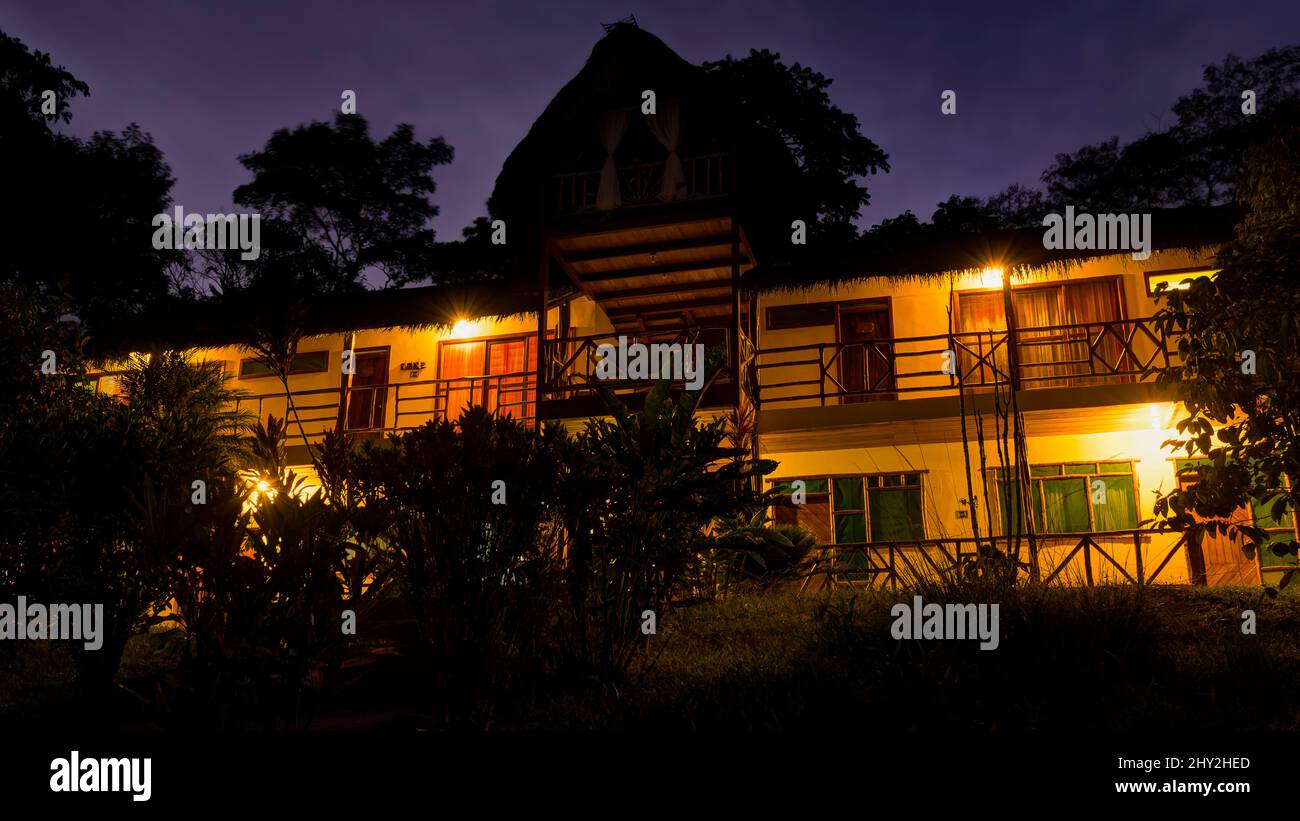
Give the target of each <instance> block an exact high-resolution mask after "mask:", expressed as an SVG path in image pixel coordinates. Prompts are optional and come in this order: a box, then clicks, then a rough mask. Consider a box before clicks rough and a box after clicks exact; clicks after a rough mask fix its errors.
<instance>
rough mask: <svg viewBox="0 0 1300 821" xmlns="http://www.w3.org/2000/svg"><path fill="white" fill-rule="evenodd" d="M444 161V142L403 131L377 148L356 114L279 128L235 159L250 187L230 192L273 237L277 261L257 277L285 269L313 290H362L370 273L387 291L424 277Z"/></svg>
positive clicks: (272, 256)
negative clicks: (437, 175) (437, 173)
mask: <svg viewBox="0 0 1300 821" xmlns="http://www.w3.org/2000/svg"><path fill="white" fill-rule="evenodd" d="M451 159H452V149H451V146H449V145H447V143H446V142H445V141H444V140H443V139H442V138H441V137H435V138H433V139H431V140H429V141H428V142H427V143H423V142H420V141H418V140H416V139H415V132H414V129H413V128H412V127H411V126H410V125H405V124H403V125H399V126H398V127H397V128H396V129H394V131H393V133H392V134H390V135H389V136H387V137H385V138H384V139H382V140H379V141H376V140H375V139H374V138H372V137H371V136H370V130H369V125H368V123H367V122H366V120H365V118H363V117H361V116H359V115H356V114H336V115H335V118H334V122H333V123H326V122H313V123H310V124H308V125H305V126H299V127H298V128H295V129H293V130H289V129H280V130H278V131H276V132H275V133H274V134H272V135H271V138H270V139H269V140H267V143H266V146H265V147H264V148H263V149H262V150H260V151H255V152H252V153H249V154H244V155H242V156H241V157H240V158H239V161H240V162H241V163H243V165H244V167H245V168H247V169H248V170H249V171H251V172H252V174H253V181H252V182H250V183H247V184H245V185H241V186H239V187H238V188H236V189H235V195H234V196H235V201H236V202H238V203H239V204H240V205H244V206H247V207H249V208H253V209H255V210H256V211H257V212H259V213H261V214H262V215H263V217H264V218H265V219H266V220H267V221H268V222H269V223H270V225H271V227H272V228H273V231H274V232H273V233H271V234H268V238H269V239H270V240H271V242H268V243H267V245H268V251H269V256H268V259H270V260H276V261H277V264H276V265H274V266H270V267H266V266H263V267H262V268H255V269H254V270H255V273H261V274H262V275H264V276H266V275H279V276H285V275H286V272H289V275H291V276H292V277H293V278H294V279H295V280H296V281H297V284H298V285H299V286H300V287H301V288H302V289H305V290H306V291H308V292H311V293H339V292H348V291H355V290H359V289H361V288H362V287H363V283H362V278H363V276H364V275H365V274H366V273H368V272H371V271H375V272H379V273H382V274H383V276H384V277H385V279H386V282H387V284H388V285H401V284H404V283H407V282H411V281H413V280H415V279H418V278H420V277H422V276H425V275H427V272H428V267H427V265H426V263H427V260H428V253H429V249H430V248H431V246H432V245H433V238H434V235H433V229H432V228H431V227H429V224H430V221H431V220H432V219H433V218H434V217H436V216H437V215H438V208H437V206H435V205H433V203H432V201H431V197H432V195H433V193H434V190H435V187H436V186H435V185H434V181H433V177H432V176H431V171H432V169H433V167H434V166H438V165H445V164H447V163H449V162H451Z"/></svg>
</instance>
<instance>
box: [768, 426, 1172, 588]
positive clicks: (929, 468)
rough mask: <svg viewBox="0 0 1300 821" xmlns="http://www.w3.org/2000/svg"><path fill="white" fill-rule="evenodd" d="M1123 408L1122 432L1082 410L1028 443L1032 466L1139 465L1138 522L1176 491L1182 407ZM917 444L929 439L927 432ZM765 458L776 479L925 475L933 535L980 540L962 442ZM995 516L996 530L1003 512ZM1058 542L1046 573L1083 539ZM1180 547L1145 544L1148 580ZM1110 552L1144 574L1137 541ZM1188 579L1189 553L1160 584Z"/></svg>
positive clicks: (1097, 573) (1164, 540)
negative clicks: (967, 513) (970, 509)
mask: <svg viewBox="0 0 1300 821" xmlns="http://www.w3.org/2000/svg"><path fill="white" fill-rule="evenodd" d="M1123 410H1124V411H1125V413H1124V414H1122V415H1120V416H1119V417H1111V418H1121V419H1124V420H1125V421H1123V422H1121V423H1120V426H1118V427H1116V426H1114V425H1108V426H1106V427H1105V429H1099V426H1098V425H1097V424H1096V423H1095V422H1094V421H1092V420H1091V419H1090V417H1089V412H1088V411H1087V410H1080V411H1078V412H1077V418H1076V420H1075V430H1074V431H1072V432H1069V433H1054V434H1051V435H1035V434H1034V427H1033V422H1032V420H1027V421H1026V430H1027V434H1028V435H1027V437H1026V445H1027V448H1028V453H1029V461H1030V463H1031V464H1053V463H1058V462H1090V461H1121V460H1131V461H1133V462H1134V466H1133V467H1134V477H1135V482H1136V491H1137V500H1138V511H1137V512H1138V520H1139V521H1142V520H1146V519H1151V518H1152V517H1153V515H1154V511H1153V505H1154V502H1155V499H1156V494H1157V492H1168V491H1169V490H1171V489H1172V488H1173V486H1174V482H1175V477H1174V464H1173V461H1172V458H1171V457H1172V454H1171V453H1170V452H1169V451H1167V450H1163V449H1162V448H1161V447H1160V443H1161V442H1163V441H1165V440H1166V439H1169V438H1171V437H1173V436H1174V435H1175V433H1174V431H1172V430H1170V429H1169V427H1168V423H1169V421H1170V420H1171V418H1173V417H1174V410H1175V407H1174V405H1172V404H1171V403H1151V404H1145V405H1134V406H1127V407H1125V408H1124V409H1123ZM917 424H919V425H923V424H924V423H917ZM985 424H986V431H987V430H991V428H992V420H991V419H986V420H985ZM893 427H894V428H895V429H896V430H902V429H909V428H910V425H908V424H899V423H893ZM1058 427H1059V425H1058ZM969 435H970V437H971V441H970V448H971V466H972V470H971V473H972V481H973V483H974V486H975V495H976V499H977V502H978V504H979V505H980V506H981V509H980V512H979V516H980V532H981V534H982V535H988V533H989V528H988V524H987V521H988V520H987V517H986V515H985V513H984V510H983V504H984V487H983V483H982V477H981V475H980V471H979V457H978V451H977V447H978V445H977V443H976V441H975V439H974V430H973V426H972V428H971V429H970V434H969ZM898 438H899V439H900V440H906V438H907V436H906V434H905V433H904V434H903V435H900V436H899V437H898ZM917 438H918V439H920V438H922V437H921V436H920V435H919V433H918V436H917ZM986 450H987V453H988V465H989V467H997V466H998V460H997V453H996V448H995V443H994V442H993V441H991V440H990V441H988V442H987V443H986ZM763 455H764V456H765V457H768V458H772V459H776V460H777V461H779V462H780V468H779V469H778V470H777V471H776V473H774V474H773V477H774V478H796V477H801V476H819V475H836V474H868V473H887V472H910V471H924V472H925V474H924V476H923V478H922V488H923V501H922V505H923V511H924V517H925V535H926V537H927V538H937V537H947V538H957V537H970V536H971V535H972V529H971V520H970V518H965V519H961V518H958V511H960V510H963V509H964V508H963V506H962V505H961V502H960V500H961V499H963V498H965V497H966V496H967V486H966V474H965V463H964V460H963V455H962V443H961V440H960V438H956V439H953V440H950V441H942V442H920V443H917V444H906V443H905V442H900V443H897V444H894V445H890V446H885V447H867V448H846V449H802V450H801V449H797V447H785V448H776V449H772V448H769V447H764V453H763ZM995 497H996V494H995V493H993V492H992V488H990V498H994V499H995ZM994 504H996V501H994ZM993 518H994V523H995V525H996V523H997V513H996V510H995V511H994V517H993ZM1054 541H1055V542H1056V543H1055V544H1054V545H1052V546H1050V547H1049V548H1047V549H1046V550H1045V551H1044V553H1043V554H1042V557H1041V561H1040V564H1042V565H1043V566H1045V567H1046V566H1048V562H1049V561H1050V560H1052V559H1053V558H1055V559H1056V561H1057V562H1059V561H1060V559H1062V558H1064V555H1065V554H1066V553H1067V552H1068V551H1069V549H1070V548H1073V547H1074V545H1075V544H1076V543H1077V541H1078V539H1077V537H1076V538H1073V539H1072V538H1070V537H1068V536H1062V537H1059V541H1058V540H1054ZM1175 541H1176V537H1174V536H1159V535H1158V536H1153V537H1152V539H1151V542H1150V543H1149V544H1147V545H1144V546H1143V561H1144V564H1145V566H1146V573H1147V574H1148V575H1149V574H1150V573H1151V572H1152V571H1153V570H1154V569H1155V565H1156V564H1157V563H1158V562H1159V560H1160V559H1163V558H1164V556H1165V554H1166V553H1167V552H1168V549H1169V547H1171V546H1172V545H1173V543H1174V542H1175ZM1107 546H1108V547H1111V548H1113V552H1112V553H1111V555H1112V556H1114V557H1115V559H1116V560H1117V561H1118V562H1119V563H1121V564H1123V565H1124V566H1125V567H1126V569H1127V570H1128V572H1129V573H1130V575H1136V557H1135V551H1134V550H1133V547H1132V542H1131V539H1127V538H1126V539H1123V540H1119V541H1115V542H1113V543H1112V544H1110V545H1107ZM1092 565H1093V571H1094V578H1095V579H1097V580H1099V581H1100V580H1105V579H1111V580H1118V579H1120V578H1121V577H1120V576H1119V574H1118V573H1117V572H1116V571H1115V570H1114V568H1113V567H1111V566H1110V565H1109V564H1108V563H1107V562H1106V561H1105V560H1104V559H1102V558H1100V557H1099V556H1096V555H1094V556H1093V561H1092ZM1053 566H1054V564H1053ZM1070 573H1077V574H1078V576H1079V578H1083V557H1082V556H1081V555H1080V556H1079V557H1076V559H1075V560H1074V561H1073V562H1072V563H1071V565H1070V567H1069V570H1067V574H1070ZM1187 580H1188V566H1187V562H1186V559H1185V557H1184V555H1183V554H1182V553H1180V554H1179V555H1177V556H1175V558H1174V559H1172V560H1171V561H1170V562H1169V564H1168V565H1167V566H1166V567H1165V568H1164V570H1162V571H1161V573H1160V576H1159V579H1158V581H1161V582H1186V581H1187Z"/></svg>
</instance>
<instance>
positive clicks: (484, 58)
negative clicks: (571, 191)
mask: <svg viewBox="0 0 1300 821" xmlns="http://www.w3.org/2000/svg"><path fill="white" fill-rule="evenodd" d="M115 5H116V6H126V7H127V10H125V11H120V10H117V11H115V10H113V9H111V8H110V6H115ZM288 5H289V4H286V3H273V2H269V0H258V2H216V3H199V2H184V1H181V2H177V1H176V0H173V2H152V1H150V2H144V1H143V0H141V1H139V2H135V1H133V2H131V3H129V4H128V3H106V2H103V0H90V1H89V2H81V0H57V2H51V0H21V1H20V2H13V1H12V0H0V29H3V30H5V31H6V32H7V33H9V34H10V35H13V36H17V37H20V38H22V40H23V41H24V42H26V43H27V45H28V46H29V47H30V48H34V49H40V50H41V51H47V52H50V53H52V54H53V56H54V60H55V62H56V63H61V64H63V65H65V66H67V67H68V68H69V69H70V70H71V71H72V72H73V73H74V74H75V75H76V76H77V77H79V78H80V79H82V80H84V81H85V82H87V83H89V85H90V87H91V96H90V97H89V98H88V99H82V100H78V101H76V102H75V103H74V107H73V127H72V130H73V131H74V132H76V133H79V134H88V133H89V132H91V131H93V130H96V129H114V130H117V129H121V128H122V127H123V126H125V125H126V124H127V123H129V122H132V121H135V122H138V123H140V125H141V126H142V127H143V128H144V129H145V130H146V131H148V132H150V133H152V134H153V136H154V138H155V140H156V142H157V144H158V146H159V147H160V148H161V149H162V150H163V152H164V153H165V154H166V157H167V161H168V163H169V164H170V165H171V168H172V171H173V174H174V175H175V176H176V178H177V182H176V186H175V188H174V189H173V198H174V200H175V202H176V203H177V204H180V205H182V206H184V207H185V209H186V210H187V211H212V210H221V209H225V208H229V207H230V206H231V191H232V190H233V189H234V187H235V186H237V185H239V184H241V183H243V182H245V181H246V180H247V174H246V173H245V172H244V170H243V168H242V167H241V166H240V165H239V163H238V162H237V161H236V159H235V157H236V155H238V154H240V153H244V152H247V151H250V150H253V149H256V148H259V147H261V146H262V145H263V144H264V143H265V141H266V138H267V137H268V136H269V135H270V133H271V132H272V131H273V130H274V129H276V128H279V127H284V126H293V125H297V124H300V123H303V122H307V121H309V120H313V119H329V118H330V117H331V116H332V112H333V111H334V110H336V109H337V108H338V105H339V95H340V93H341V92H342V90H343V89H345V88H349V89H354V90H356V92H357V95H358V111H359V113H361V114H363V115H365V116H366V117H367V118H368V119H369V120H370V123H371V128H372V131H373V133H375V134H377V135H383V134H387V133H388V132H389V131H390V130H391V128H392V127H393V125H395V124H396V123H398V122H410V123H412V124H414V126H415V127H416V133H417V134H418V135H419V136H421V137H425V138H427V137H431V136H435V135H441V136H443V137H445V138H447V140H448V141H449V142H450V143H451V144H452V145H453V146H454V147H455V150H456V159H455V161H454V163H453V164H452V165H451V166H448V167H445V168H443V169H440V170H438V171H437V172H436V180H437V182H438V186H439V190H438V193H437V195H436V202H437V204H438V205H439V206H440V207H441V209H442V214H441V216H440V217H439V218H438V219H437V221H436V223H435V227H436V228H437V230H438V234H439V238H440V239H443V240H452V239H458V238H459V237H460V229H461V228H462V227H463V226H465V225H466V224H468V223H469V222H470V221H471V220H472V219H473V218H474V217H475V216H477V215H479V214H482V213H484V212H485V209H484V202H485V201H486V199H487V197H488V194H489V193H490V191H491V188H492V183H493V181H494V180H495V179H496V174H497V172H498V170H499V169H500V167H501V163H502V161H503V160H504V159H505V157H506V155H507V154H508V153H509V151H510V150H511V148H513V146H514V145H515V143H516V142H517V141H518V140H519V139H520V138H521V137H522V136H523V135H524V133H525V131H526V130H527V129H528V127H529V126H530V125H531V124H532V122H533V120H534V119H535V118H536V117H537V115H538V114H539V113H541V111H542V109H543V107H544V106H545V105H546V103H547V102H548V101H549V100H550V99H551V97H552V96H553V95H554V94H555V92H556V91H558V90H559V88H560V86H561V85H562V84H563V83H564V82H566V81H567V80H568V79H569V78H570V77H572V76H573V74H574V73H576V72H577V71H578V69H579V68H580V67H581V66H582V63H583V61H585V60H586V58H587V55H588V54H589V53H590V51H591V47H592V45H593V44H594V43H595V41H596V40H597V39H599V37H600V36H601V34H602V31H601V28H600V23H601V22H609V21H613V20H617V19H619V18H621V17H623V16H625V15H626V14H628V13H629V12H632V13H635V14H636V15H637V19H638V20H639V22H640V24H641V26H642V27H643V28H646V29H648V30H650V31H652V32H654V33H655V34H657V35H658V36H659V37H661V38H662V39H663V40H664V41H665V42H666V43H667V44H668V45H669V46H670V47H672V48H674V49H676V50H677V52H678V53H679V54H681V55H682V56H683V57H685V58H686V59H688V60H690V61H692V62H697V63H698V62H700V61H703V60H706V59H716V58H719V57H721V56H723V55H725V54H727V53H728V52H730V53H733V54H737V55H740V54H743V53H746V52H747V51H748V50H749V49H750V48H751V47H754V48H762V47H766V48H770V49H772V50H774V51H777V52H779V53H780V54H781V55H782V57H783V58H784V59H785V60H786V61H787V62H794V61H799V62H802V63H805V64H806V65H810V66H812V67H813V68H815V69H817V70H818V71H821V72H822V73H823V74H826V75H827V76H829V77H831V78H833V79H834V80H835V83H834V85H833V86H832V88H831V96H832V98H833V99H834V100H835V102H836V103H837V104H838V105H839V106H840V107H842V108H844V109H846V110H848V111H851V112H853V113H854V114H856V115H857V116H858V118H859V119H860V120H861V122H862V130H863V133H865V134H866V135H867V136H869V137H871V138H872V139H873V140H875V141H876V142H877V143H878V144H879V145H880V146H881V147H883V148H884V150H885V151H886V152H888V153H889V155H890V163H891V165H892V166H893V171H892V172H891V173H889V174H886V175H882V176H877V177H875V178H873V179H871V180H870V181H869V183H868V187H869V189H870V191H871V193H872V203H871V206H870V207H869V208H867V209H866V210H865V211H864V214H863V224H864V225H872V224H875V223H877V222H879V221H880V220H881V219H883V218H884V217H888V216H893V215H895V214H898V213H900V212H902V211H904V210H907V209H911V210H913V211H915V212H916V213H917V215H918V216H920V217H921V218H922V219H928V218H929V216H930V214H931V213H932V212H933V210H934V206H935V204H936V203H938V202H939V201H940V200H942V199H945V198H946V197H947V196H948V195H950V194H954V193H960V194H976V195H987V194H990V193H993V192H994V191H996V190H998V189H1000V188H1002V187H1003V186H1005V185H1007V184H1008V183H1012V182H1021V183H1026V184H1036V183H1037V181H1038V175H1039V173H1040V172H1041V171H1042V170H1043V168H1045V167H1046V166H1047V165H1048V164H1049V163H1050V162H1051V160H1052V157H1053V155H1054V154H1056V153H1057V152H1061V151H1069V150H1073V149H1075V148H1077V147H1079V146H1080V145H1082V144H1084V143H1085V142H1092V141H1096V140H1099V139H1104V138H1106V137H1109V136H1111V135H1115V134H1118V135H1120V136H1121V137H1122V138H1125V139H1128V138H1132V137H1135V136H1137V135H1139V134H1141V133H1142V132H1143V131H1145V130H1146V129H1148V128H1150V127H1153V126H1157V125H1159V124H1161V123H1163V124H1165V125H1168V124H1169V123H1171V122H1172V119H1173V115H1172V113H1170V110H1169V106H1170V105H1171V104H1172V103H1173V101H1174V100H1175V99H1176V98H1177V96H1178V95H1179V94H1180V93H1183V92H1185V91H1187V90H1189V89H1191V88H1193V87H1194V86H1195V85H1197V84H1198V83H1199V81H1200V74H1201V67H1202V65H1203V64H1205V63H1207V62H1217V61H1219V60H1221V59H1222V58H1223V57H1224V56H1225V55H1227V54H1228V53H1229V52H1235V53H1237V54H1239V55H1241V56H1243V57H1245V56H1255V55H1257V54H1259V53H1260V52H1262V51H1264V50H1266V49H1268V48H1270V47H1273V46H1279V45H1285V44H1287V42H1288V39H1289V40H1291V41H1295V40H1300V3H1296V2H1294V0H1273V2H1254V1H1253V0H1237V1H1236V2H1232V3H1225V2H1223V0H1158V1H1157V2H1136V0H1123V1H1122V2H1105V0H1089V1H1088V2H1084V3H1072V4H1065V3H1046V2H1024V3H997V2H991V1H990V0H986V1H985V2H944V3H927V2H923V0H910V1H909V2H890V3H878V2H877V3H871V2H863V0H850V1H849V2H842V3H827V2H805V1H804V0H787V1H786V2H779V3H778V2H738V1H737V0H715V1H714V2H707V0H655V2H654V3H641V4H637V3H633V2H630V0H615V2H596V1H595V0H590V1H586V0H546V1H545V2H536V0H527V1H525V0H517V1H516V2H505V0H495V1H494V2H458V3H448V2H429V0H425V1H424V2H363V3H340V2H310V3H308V2H303V3H300V4H296V5H297V8H296V9H295V10H289V9H288V8H287V7H288ZM945 88H952V89H954V90H956V91H957V94H958V113H957V116H955V117H944V116H941V115H940V113H939V102H940V101H939V95H940V92H941V91H942V90H943V89H945Z"/></svg>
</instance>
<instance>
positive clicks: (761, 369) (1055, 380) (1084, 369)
mask: <svg viewBox="0 0 1300 821" xmlns="http://www.w3.org/2000/svg"><path fill="white" fill-rule="evenodd" d="M1009 341H1010V339H1009V334H1008V332H1007V331H1005V330H990V331H965V332H956V333H952V334H940V335H936V336H919V337H900V338H895V339H878V340H867V341H861V342H820V343H814V344H809V345H794V346H789V347H783V348H764V349H760V350H759V351H758V364H757V365H756V366H755V369H756V371H757V376H758V380H757V381H758V396H757V403H758V404H759V405H760V407H774V406H777V407H779V406H781V405H783V404H784V405H787V406H789V405H794V404H795V403H798V404H800V405H808V404H820V405H828V404H847V403H853V402H863V401H871V400H880V399H895V398H897V397H898V396H900V395H902V394H911V395H914V396H925V395H929V396H944V395H952V394H953V393H954V392H955V391H956V390H957V389H958V387H963V388H968V389H970V388H976V389H978V388H992V387H995V386H1006V385H1010V384H1011V382H1012V379H1011V373H1010V371H1011V365H1010V344H1009ZM1016 352H1017V357H1016V358H1017V360H1018V366H1019V367H1018V373H1017V376H1018V377H1019V380H1018V381H1019V384H1020V387H1022V388H1041V387H1059V386H1072V385H1094V384H1116V383H1124V382H1137V381H1144V380H1148V379H1151V378H1153V377H1154V375H1155V374H1156V373H1157V372H1158V371H1159V370H1161V369H1164V368H1168V367H1169V366H1170V364H1171V363H1173V362H1174V360H1175V358H1176V355H1177V351H1176V348H1175V347H1174V346H1172V345H1171V344H1170V340H1168V339H1166V338H1165V336H1164V334H1163V333H1162V332H1161V330H1160V329H1159V328H1158V327H1157V325H1156V323H1155V322H1154V321H1152V320H1151V319H1150V318H1143V319H1121V320H1112V321H1107V322H1084V323H1077V324H1072V325H1055V326H1049V327H1040V328H1021V329H1019V330H1018V331H1017V333H1016Z"/></svg>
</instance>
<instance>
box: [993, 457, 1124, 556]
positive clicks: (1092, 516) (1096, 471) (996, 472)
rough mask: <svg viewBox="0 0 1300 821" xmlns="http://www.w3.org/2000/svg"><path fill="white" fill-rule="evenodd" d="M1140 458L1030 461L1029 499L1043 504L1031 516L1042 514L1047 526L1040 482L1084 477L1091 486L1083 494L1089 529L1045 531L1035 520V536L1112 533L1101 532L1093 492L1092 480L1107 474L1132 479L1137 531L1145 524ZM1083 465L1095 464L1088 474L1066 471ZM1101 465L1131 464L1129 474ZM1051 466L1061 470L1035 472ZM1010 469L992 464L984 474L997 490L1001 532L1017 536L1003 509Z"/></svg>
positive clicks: (995, 492)
mask: <svg viewBox="0 0 1300 821" xmlns="http://www.w3.org/2000/svg"><path fill="white" fill-rule="evenodd" d="M1138 461H1139V460H1137V459H1097V460H1095V461H1084V460H1073V461H1063V462H1041V463H1040V462H1031V463H1030V464H1029V471H1030V476H1029V485H1030V487H1029V499H1030V502H1033V501H1034V499H1035V498H1036V497H1037V499H1038V500H1039V502H1040V503H1041V506H1042V507H1041V509H1040V510H1034V511H1031V512H1030V515H1031V516H1033V515H1035V514H1037V515H1039V516H1041V517H1042V522H1043V524H1044V525H1046V523H1047V494H1046V493H1044V492H1043V491H1042V490H1041V489H1036V488H1035V485H1036V484H1037V483H1039V482H1044V481H1050V480H1052V479H1082V480H1083V481H1084V483H1085V485H1086V487H1087V488H1088V491H1087V492H1086V493H1085V494H1084V497H1085V499H1086V500H1087V502H1088V529H1087V530H1069V531H1047V530H1046V529H1044V530H1043V531H1041V532H1039V531H1038V530H1037V525H1038V522H1037V521H1035V522H1033V524H1034V526H1035V533H1034V535H1035V536H1062V537H1068V536H1080V535H1083V534H1086V533H1106V532H1110V531H1100V530H1098V529H1097V511H1096V506H1095V505H1094V504H1093V503H1092V492H1091V490H1092V483H1093V481H1095V480H1097V479H1101V480H1103V481H1105V477H1107V476H1124V477H1127V478H1129V479H1131V480H1132V481H1133V522H1134V527H1133V528H1131V529H1132V530H1136V529H1137V526H1138V525H1140V524H1141V523H1142V504H1141V499H1142V493H1141V489H1140V488H1139V486H1138V471H1137V463H1138ZM1080 465H1093V466H1094V468H1093V472H1092V473H1086V474H1085V473H1068V472H1067V471H1066V468H1068V467H1073V466H1080ZM1102 465H1128V466H1129V470H1128V472H1127V473H1103V472H1102V470H1101V466H1102ZM1049 467H1055V468H1057V469H1058V472H1057V473H1056V474H1054V475H1050V476H1049V475H1039V476H1035V475H1033V471H1034V469H1035V468H1049ZM1007 470H1009V469H1008V468H1005V467H991V468H988V470H987V472H986V474H985V483H986V485H987V484H988V483H991V484H992V485H993V491H994V492H993V494H992V496H993V498H994V499H996V500H997V522H998V524H999V529H1000V530H1001V531H1002V533H1001V534H1000V535H1002V536H1008V535H1015V534H1014V533H1008V532H1007V531H1008V530H1009V528H1008V527H1007V524H1008V522H1009V520H1008V518H1007V515H1006V512H1005V511H1003V509H1002V498H1003V490H1002V488H1003V487H1004V486H1011V485H1012V484H1014V482H1013V481H1012V480H1011V479H1005V478H1003V475H1004V473H1005V472H1006V471H1007ZM1008 495H1009V494H1008ZM1120 532H1125V531H1120Z"/></svg>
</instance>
